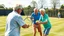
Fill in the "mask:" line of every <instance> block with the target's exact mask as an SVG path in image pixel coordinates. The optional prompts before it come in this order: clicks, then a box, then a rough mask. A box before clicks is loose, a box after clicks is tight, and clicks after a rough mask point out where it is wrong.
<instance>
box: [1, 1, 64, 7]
mask: <svg viewBox="0 0 64 36" xmlns="http://www.w3.org/2000/svg"><path fill="white" fill-rule="evenodd" d="M34 1H36V2H37V3H39V2H38V1H39V0H34ZM31 2H32V0H0V4H4V5H5V7H14V6H15V5H16V4H21V5H23V7H26V6H28V5H30V3H31ZM46 2H47V3H46V4H45V5H44V6H45V7H49V8H50V7H51V3H50V2H51V1H50V0H46ZM62 4H64V0H60V5H62ZM38 5H39V4H38Z"/></svg>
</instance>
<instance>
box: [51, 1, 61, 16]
mask: <svg viewBox="0 0 64 36" xmlns="http://www.w3.org/2000/svg"><path fill="white" fill-rule="evenodd" d="M51 3H52V5H53V10H54V15H56V7H59V6H60V0H51Z"/></svg>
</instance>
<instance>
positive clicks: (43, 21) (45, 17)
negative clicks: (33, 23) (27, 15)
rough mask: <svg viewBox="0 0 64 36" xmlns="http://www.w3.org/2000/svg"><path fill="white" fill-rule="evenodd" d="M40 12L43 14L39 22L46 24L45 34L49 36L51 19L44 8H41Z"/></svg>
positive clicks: (44, 35)
mask: <svg viewBox="0 0 64 36" xmlns="http://www.w3.org/2000/svg"><path fill="white" fill-rule="evenodd" d="M40 13H41V16H40V19H39V21H40V22H37V23H39V24H43V26H44V33H43V36H47V35H48V34H49V31H50V29H51V23H50V21H49V18H48V15H47V14H46V13H45V10H44V9H40Z"/></svg>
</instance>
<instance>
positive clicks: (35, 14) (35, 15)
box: [31, 8, 42, 36]
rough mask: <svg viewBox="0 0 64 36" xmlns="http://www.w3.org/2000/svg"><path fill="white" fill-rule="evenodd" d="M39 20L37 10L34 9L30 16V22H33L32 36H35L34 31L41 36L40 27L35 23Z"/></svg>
mask: <svg viewBox="0 0 64 36" xmlns="http://www.w3.org/2000/svg"><path fill="white" fill-rule="evenodd" d="M39 18H40V12H38V9H37V8H34V12H33V13H32V14H31V20H32V22H33V27H34V36H36V29H38V32H39V33H40V36H42V32H41V26H40V24H36V21H37V20H39Z"/></svg>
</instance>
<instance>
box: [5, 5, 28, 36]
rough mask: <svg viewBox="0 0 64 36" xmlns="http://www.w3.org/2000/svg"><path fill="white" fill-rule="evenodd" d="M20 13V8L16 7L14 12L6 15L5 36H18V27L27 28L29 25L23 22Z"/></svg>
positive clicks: (19, 6)
mask: <svg viewBox="0 0 64 36" xmlns="http://www.w3.org/2000/svg"><path fill="white" fill-rule="evenodd" d="M21 12H22V6H21V5H18V6H16V7H15V9H14V11H12V12H11V13H9V14H8V17H7V21H6V32H5V36H20V27H22V28H28V27H29V25H26V23H25V22H24V21H23V19H22V17H21V15H20V13H21Z"/></svg>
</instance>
